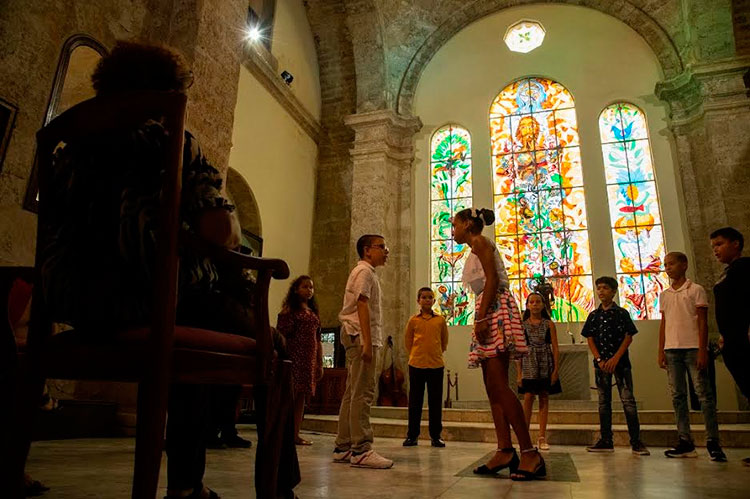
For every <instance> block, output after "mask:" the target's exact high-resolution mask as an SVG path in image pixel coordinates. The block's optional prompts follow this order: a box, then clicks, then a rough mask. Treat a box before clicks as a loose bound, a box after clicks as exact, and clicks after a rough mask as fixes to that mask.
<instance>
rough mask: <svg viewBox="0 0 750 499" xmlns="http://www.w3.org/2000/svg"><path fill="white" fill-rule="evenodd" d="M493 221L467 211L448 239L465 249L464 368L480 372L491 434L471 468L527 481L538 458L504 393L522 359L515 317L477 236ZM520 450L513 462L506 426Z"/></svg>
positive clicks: (488, 244) (504, 283)
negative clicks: (471, 306)
mask: <svg viewBox="0 0 750 499" xmlns="http://www.w3.org/2000/svg"><path fill="white" fill-rule="evenodd" d="M494 221H495V214H494V213H493V212H492V210H488V209H485V208H482V209H476V208H467V209H465V210H461V211H459V212H458V213H456V215H455V216H454V217H453V221H452V224H453V240H454V241H456V242H457V243H459V244H468V245H469V247H470V248H471V253H470V254H469V257H468V258H467V259H466V263H465V265H464V271H463V279H462V280H463V282H464V284H465V285H466V286H468V287H469V288H471V290H472V292H473V293H474V294H475V295H476V311H475V315H474V330H473V332H472V338H471V347H470V350H469V368H476V367H480V366H481V368H482V376H483V379H484V386H485V389H486V391H487V397H488V398H489V400H490V407H491V409H492V419H493V421H494V423H495V433H496V435H497V443H498V447H497V451H496V452H495V455H494V456H492V458H490V460H489V461H488V462H487V463H486V464H483V465H482V466H479V467H478V468H476V469H474V473H476V474H479V475H487V474H495V473H497V472H498V471H500V470H503V469H505V468H509V469H510V472H511V475H510V477H511V479H513V480H517V481H526V480H533V479H535V478H540V477H543V476H545V475H546V466H545V464H544V459H542V456H541V455H540V454H539V451H538V450H537V449H536V448H535V447H533V446H532V444H531V437H530V436H529V428H528V426H527V425H526V418H525V416H524V412H523V408H522V407H521V403H520V402H519V401H518V398H517V397H516V394H515V393H513V390H511V388H510V383H509V382H508V365H509V364H510V361H511V360H514V359H518V358H520V357H522V356H523V355H525V354H526V352H527V351H528V347H527V346H526V338H525V337H524V333H523V327H522V325H521V312H520V311H519V309H518V304H517V303H516V300H515V299H514V298H513V295H512V294H511V293H510V291H509V290H508V286H509V284H510V283H509V281H508V274H507V273H506V272H505V266H504V265H503V262H502V260H501V259H500V254H499V253H498V251H497V248H496V247H495V245H494V244H493V243H492V241H490V240H489V239H487V238H486V237H484V236H483V235H482V229H483V228H484V226H485V225H491V224H492V223H493V222H494ZM509 425H510V426H512V427H513V431H514V432H515V433H516V437H517V438H518V443H519V445H520V447H521V456H520V458H519V456H518V454H517V453H516V450H515V449H514V448H513V446H512V443H511V438H510V426H509Z"/></svg>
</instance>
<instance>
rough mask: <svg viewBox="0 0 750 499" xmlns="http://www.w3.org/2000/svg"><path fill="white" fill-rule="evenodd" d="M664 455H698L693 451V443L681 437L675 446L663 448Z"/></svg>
mask: <svg viewBox="0 0 750 499" xmlns="http://www.w3.org/2000/svg"><path fill="white" fill-rule="evenodd" d="M664 455H665V456H667V457H698V453H697V452H695V445H693V443H692V442H688V441H687V440H683V439H680V441H679V442H678V443H677V445H676V446H675V447H673V448H671V449H667V450H665V451H664Z"/></svg>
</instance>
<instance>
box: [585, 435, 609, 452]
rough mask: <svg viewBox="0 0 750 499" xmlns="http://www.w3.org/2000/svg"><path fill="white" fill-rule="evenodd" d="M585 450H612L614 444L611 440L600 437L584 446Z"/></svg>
mask: <svg viewBox="0 0 750 499" xmlns="http://www.w3.org/2000/svg"><path fill="white" fill-rule="evenodd" d="M586 450H587V451H589V452H614V451H615V446H614V445H612V442H607V441H606V440H602V439H601V438H600V439H599V440H597V441H596V443H595V444H594V445H590V446H588V447H586Z"/></svg>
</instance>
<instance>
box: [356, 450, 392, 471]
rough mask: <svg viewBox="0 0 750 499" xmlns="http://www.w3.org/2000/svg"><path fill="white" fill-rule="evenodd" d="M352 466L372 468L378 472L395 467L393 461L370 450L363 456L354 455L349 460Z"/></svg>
mask: <svg viewBox="0 0 750 499" xmlns="http://www.w3.org/2000/svg"><path fill="white" fill-rule="evenodd" d="M349 462H350V464H351V465H352V466H354V467H355V468H372V469H377V470H385V469H388V468H390V467H391V466H393V461H391V460H390V459H387V458H384V457H383V456H381V455H380V454H378V453H377V452H375V451H374V450H368V451H367V452H363V453H362V454H352V457H351V459H350V460H349Z"/></svg>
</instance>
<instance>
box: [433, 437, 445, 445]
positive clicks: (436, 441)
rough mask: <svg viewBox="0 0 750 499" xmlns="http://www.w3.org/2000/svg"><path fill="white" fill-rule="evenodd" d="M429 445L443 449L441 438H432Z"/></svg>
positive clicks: (443, 443)
mask: <svg viewBox="0 0 750 499" xmlns="http://www.w3.org/2000/svg"><path fill="white" fill-rule="evenodd" d="M430 445H432V446H433V447H445V440H443V439H442V438H433V439H432V443H431V444H430Z"/></svg>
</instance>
